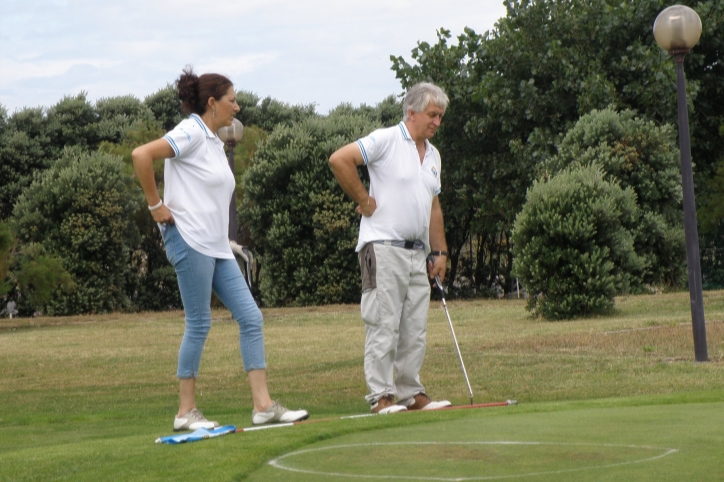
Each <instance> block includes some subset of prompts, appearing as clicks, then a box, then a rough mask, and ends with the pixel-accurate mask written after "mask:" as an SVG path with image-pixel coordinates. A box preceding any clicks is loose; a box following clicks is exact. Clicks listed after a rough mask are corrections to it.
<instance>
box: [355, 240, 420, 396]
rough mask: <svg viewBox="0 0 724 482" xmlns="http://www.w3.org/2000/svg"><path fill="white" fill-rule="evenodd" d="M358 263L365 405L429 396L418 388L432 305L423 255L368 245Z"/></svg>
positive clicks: (403, 249) (360, 255)
mask: <svg viewBox="0 0 724 482" xmlns="http://www.w3.org/2000/svg"><path fill="white" fill-rule="evenodd" d="M359 261H360V268H361V273H362V302H361V310H362V319H363V320H364V322H365V332H366V339H365V356H364V371H365V380H366V381H367V388H368V390H369V394H368V395H367V396H366V397H365V400H367V402H368V403H369V404H373V403H375V402H376V401H377V400H379V399H380V398H381V397H382V396H384V395H393V396H397V398H398V399H399V400H405V399H407V398H410V397H413V396H415V395H416V394H418V393H420V392H424V391H425V387H423V386H422V383H420V369H421V368H422V362H423V359H424V358H425V337H426V334H427V313H428V308H429V305H430V282H429V280H428V277H427V267H426V261H425V251H424V250H422V249H405V248H398V247H395V246H385V245H382V244H375V243H368V244H367V245H365V246H364V247H363V248H362V250H361V251H360V253H359Z"/></svg>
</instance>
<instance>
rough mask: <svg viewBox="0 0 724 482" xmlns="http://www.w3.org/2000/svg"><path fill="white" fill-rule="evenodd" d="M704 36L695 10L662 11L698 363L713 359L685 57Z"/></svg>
mask: <svg viewBox="0 0 724 482" xmlns="http://www.w3.org/2000/svg"><path fill="white" fill-rule="evenodd" d="M700 36H701V19H700V18H699V15H697V14H696V12H695V11H694V10H692V9H691V8H689V7H686V6H683V5H674V6H671V7H668V8H666V9H664V10H662V11H661V13H660V14H659V16H658V17H656V21H655V22H654V37H655V38H656V43H658V44H659V46H660V47H661V48H662V49H664V50H666V51H667V52H669V54H670V55H671V56H672V57H674V60H675V61H676V92H677V96H676V103H677V108H678V111H679V150H680V151H681V178H682V180H681V185H682V188H683V194H684V231H685V236H686V264H687V267H688V272H689V300H690V302H691V323H692V328H693V331H694V353H695V356H696V361H698V362H703V361H707V360H708V359H709V356H708V354H707V349H706V325H705V322H704V300H703V299H702V293H701V266H700V264H699V235H698V233H697V227H696V204H695V202H694V176H693V173H692V167H691V142H690V139H689V114H688V111H687V109H686V79H685V77H684V56H686V54H687V53H689V50H691V49H692V48H693V47H694V45H696V43H697V42H698V41H699V37H700Z"/></svg>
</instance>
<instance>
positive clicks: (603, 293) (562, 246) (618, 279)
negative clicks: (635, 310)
mask: <svg viewBox="0 0 724 482" xmlns="http://www.w3.org/2000/svg"><path fill="white" fill-rule="evenodd" d="M637 211H638V207H637V205H636V194H635V193H634V191H633V189H632V188H631V187H629V188H627V189H622V188H621V187H620V186H619V185H618V182H616V181H615V180H612V181H608V180H606V174H605V172H604V171H603V169H601V167H600V166H598V165H596V164H595V163H594V164H593V165H588V166H574V167H571V168H570V169H566V170H563V171H561V172H560V173H558V174H557V175H556V176H553V177H552V178H550V179H549V180H547V181H536V182H534V183H533V186H532V187H531V188H530V189H529V190H528V195H527V199H526V203H525V205H524V206H523V210H522V211H521V212H520V213H519V214H518V216H517V218H516V221H515V226H514V229H513V236H512V239H513V242H514V243H515V255H516V257H515V261H514V265H513V267H514V273H515V275H516V276H519V277H520V279H521V280H522V281H523V284H524V285H525V286H526V287H527V289H528V292H529V297H528V304H527V308H528V309H529V310H531V311H533V312H534V313H536V314H539V315H542V316H543V317H544V318H546V319H551V320H557V319H568V318H574V317H576V316H582V315H588V314H592V313H603V312H606V311H607V310H610V309H611V308H612V307H613V305H614V296H616V295H617V294H619V293H622V292H626V291H627V289H628V287H629V285H630V283H631V281H632V278H633V277H632V276H631V274H630V273H633V272H637V271H640V270H641V269H642V265H643V264H644V260H643V259H642V258H641V257H640V256H638V255H637V254H636V251H635V249H634V235H633V230H634V229H635V227H636V223H637V220H638V218H639V214H638V212H637Z"/></svg>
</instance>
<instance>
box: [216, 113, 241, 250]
mask: <svg viewBox="0 0 724 482" xmlns="http://www.w3.org/2000/svg"><path fill="white" fill-rule="evenodd" d="M216 135H218V136H219V139H221V141H222V142H223V143H225V144H226V145H227V146H228V149H227V158H228V159H229V167H230V168H231V173H232V174H234V172H235V171H234V147H236V143H237V142H239V141H240V140H241V138H242V137H243V136H244V125H243V124H242V123H241V121H240V120H239V119H237V118H236V117H234V120H233V121H232V122H231V125H230V126H228V127H222V128H221V129H219V130H218V131H217V133H216ZM235 182H236V181H235ZM236 231H237V227H236V189H234V193H233V194H232V195H231V203H229V241H234V242H236Z"/></svg>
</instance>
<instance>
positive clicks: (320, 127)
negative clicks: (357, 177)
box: [239, 113, 377, 306]
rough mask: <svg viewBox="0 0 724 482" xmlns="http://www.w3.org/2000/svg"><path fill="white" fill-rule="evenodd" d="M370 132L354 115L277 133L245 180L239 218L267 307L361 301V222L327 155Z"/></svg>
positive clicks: (365, 121) (298, 125)
mask: <svg viewBox="0 0 724 482" xmlns="http://www.w3.org/2000/svg"><path fill="white" fill-rule="evenodd" d="M375 127H377V125H376V124H375V123H373V121H372V120H370V119H369V118H368V117H366V116H362V115H358V114H350V113H343V114H338V115H330V116H329V117H326V118H315V117H312V118H309V119H306V120H304V121H302V122H299V123H296V124H294V125H292V126H286V125H280V126H278V127H277V128H275V129H274V131H273V132H272V133H271V134H270V135H269V137H268V138H267V139H266V141H265V142H264V143H263V145H261V146H260V147H259V149H258V151H257V152H256V155H255V158H254V165H253V166H252V167H250V168H249V169H248V170H247V172H246V173H245V174H244V176H243V179H242V187H243V192H244V198H243V200H242V204H241V208H240V213H239V214H240V219H241V220H242V222H243V223H244V224H245V225H247V226H248V228H249V231H250V234H251V237H252V239H253V240H254V247H255V251H256V253H257V259H258V260H259V261H260V262H261V263H262V276H261V280H260V287H259V288H260V292H261V293H260V294H261V299H262V302H263V303H264V304H266V305H270V306H281V305H317V304H330V303H353V302H358V301H359V296H360V287H359V267H358V263H357V256H356V254H355V252H354V248H355V245H356V242H357V241H356V239H357V233H358V229H359V217H358V216H357V214H356V213H355V211H354V203H353V201H352V200H351V199H350V198H349V197H347V195H346V194H345V193H344V192H343V191H342V189H341V188H340V187H339V185H338V184H337V182H336V180H335V178H334V175H333V174H332V172H331V170H330V168H329V156H330V155H331V154H332V152H334V151H335V150H336V149H338V148H339V147H341V146H343V145H345V144H347V143H349V142H352V141H353V140H355V139H357V138H359V137H361V136H363V135H365V134H367V133H369V132H370V131H372V130H373V129H374V128H375Z"/></svg>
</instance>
